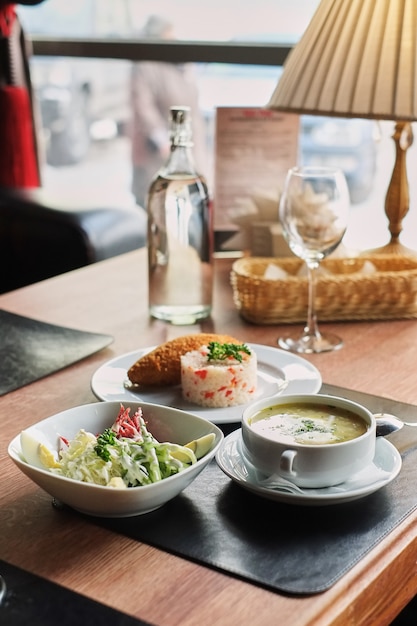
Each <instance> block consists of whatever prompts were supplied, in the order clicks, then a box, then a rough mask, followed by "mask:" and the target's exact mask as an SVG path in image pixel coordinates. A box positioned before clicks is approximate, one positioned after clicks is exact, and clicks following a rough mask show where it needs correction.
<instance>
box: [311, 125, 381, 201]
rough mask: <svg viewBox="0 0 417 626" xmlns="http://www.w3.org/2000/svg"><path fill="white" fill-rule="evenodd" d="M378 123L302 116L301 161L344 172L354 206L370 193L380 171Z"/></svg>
mask: <svg viewBox="0 0 417 626" xmlns="http://www.w3.org/2000/svg"><path fill="white" fill-rule="evenodd" d="M376 155H377V153H376V142H375V122H373V121H371V120H364V119H345V118H338V117H322V116H319V115H303V116H301V132H300V158H301V161H302V163H303V165H317V166H334V167H340V169H341V170H343V172H344V174H345V176H346V180H347V184H348V187H349V193H350V199H351V202H352V203H353V204H359V203H360V202H364V201H365V200H366V198H367V197H368V195H369V194H370V192H371V190H372V186H373V181H374V175H375V171H376Z"/></svg>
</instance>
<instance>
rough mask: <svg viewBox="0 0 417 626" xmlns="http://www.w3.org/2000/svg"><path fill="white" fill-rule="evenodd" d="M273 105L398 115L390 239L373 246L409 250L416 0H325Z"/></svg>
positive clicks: (388, 203) (388, 207)
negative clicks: (406, 223)
mask: <svg viewBox="0 0 417 626" xmlns="http://www.w3.org/2000/svg"><path fill="white" fill-rule="evenodd" d="M267 107H268V108H270V109H277V110H281V111H290V112H293V113H299V114H312V115H326V116H337V117H345V118H367V119H375V120H392V121H395V131H394V134H393V140H394V142H395V151H396V158H395V164H394V170H393V173H392V177H391V182H390V183H389V186H388V190H387V195H386V200H385V213H386V216H387V218H388V222H389V232H390V234H391V240H390V241H389V243H388V244H387V245H386V246H383V247H382V248H378V250H374V251H373V252H378V253H391V254H407V253H408V254H409V253H410V252H411V251H410V250H408V249H407V248H405V247H404V246H403V245H402V244H401V243H400V239H399V238H400V233H401V231H402V220H403V218H404V217H405V215H406V214H407V213H408V210H409V189H408V179H407V170H406V152H407V149H408V148H409V146H410V145H411V144H412V141H413V134H412V127H411V121H412V120H417V3H416V0H322V1H321V3H320V4H319V6H318V8H317V10H316V12H315V14H314V16H313V18H312V20H311V22H310V24H309V25H308V27H307V29H306V31H305V33H304V35H303V36H302V38H301V39H300V41H299V43H298V44H297V45H296V46H295V47H294V49H293V50H292V52H291V53H290V55H289V57H288V59H287V61H286V63H285V64H284V70H283V74H282V75H281V78H280V80H279V83H278V85H277V86H276V88H275V90H274V92H273V94H272V96H271V98H270V101H269V103H268V105H267ZM413 254H415V253H413Z"/></svg>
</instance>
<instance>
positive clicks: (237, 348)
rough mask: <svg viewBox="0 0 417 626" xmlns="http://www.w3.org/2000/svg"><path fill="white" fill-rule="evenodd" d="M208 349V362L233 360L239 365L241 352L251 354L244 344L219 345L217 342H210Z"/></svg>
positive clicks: (241, 358)
mask: <svg viewBox="0 0 417 626" xmlns="http://www.w3.org/2000/svg"><path fill="white" fill-rule="evenodd" d="M208 349H209V352H208V355H207V358H208V360H209V361H225V360H226V359H229V358H233V359H236V361H239V363H241V362H242V360H243V357H242V354H241V352H245V353H246V354H251V351H250V350H249V348H248V346H247V345H245V344H244V343H242V344H240V345H239V344H237V343H219V342H218V341H210V343H209V344H208Z"/></svg>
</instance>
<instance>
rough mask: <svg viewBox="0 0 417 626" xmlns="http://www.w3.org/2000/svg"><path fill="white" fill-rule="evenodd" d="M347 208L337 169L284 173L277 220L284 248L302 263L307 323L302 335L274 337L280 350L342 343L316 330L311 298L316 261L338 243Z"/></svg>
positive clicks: (328, 347)
mask: <svg viewBox="0 0 417 626" xmlns="http://www.w3.org/2000/svg"><path fill="white" fill-rule="evenodd" d="M349 205H350V199H349V190H348V186H347V183H346V179H345V176H344V174H343V172H342V171H341V170H339V169H337V168H332V167H294V168H292V169H290V170H289V171H288V173H287V177H286V180H285V185H284V190H283V193H282V196H281V200H280V204H279V218H280V222H281V226H282V229H283V235H284V237H285V239H286V241H287V242H288V245H289V247H290V248H291V250H292V252H293V253H294V254H295V255H296V256H298V257H299V258H301V259H303V261H305V263H306V265H307V271H308V281H309V289H308V312H307V323H306V325H305V327H304V330H303V332H302V334H301V335H300V334H298V335H297V336H291V335H290V336H287V337H281V338H280V339H279V341H278V344H279V346H280V347H281V348H284V349H285V350H291V351H292V352H301V353H312V352H326V351H329V350H336V349H338V348H340V347H341V346H342V345H343V341H342V339H340V337H337V336H336V335H332V334H324V333H323V334H322V333H321V332H320V331H319V328H318V324H317V315H316V308H315V295H316V273H317V270H318V268H319V265H320V262H321V260H322V259H324V257H326V256H328V255H329V254H330V253H331V252H333V251H334V250H335V249H336V248H337V246H338V245H339V244H340V242H341V240H342V238H343V235H344V234H345V231H346V227H347V220H348V212H349Z"/></svg>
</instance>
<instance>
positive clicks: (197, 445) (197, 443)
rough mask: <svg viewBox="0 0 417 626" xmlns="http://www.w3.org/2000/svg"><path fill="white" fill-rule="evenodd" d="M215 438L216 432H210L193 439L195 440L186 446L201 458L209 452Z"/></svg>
mask: <svg viewBox="0 0 417 626" xmlns="http://www.w3.org/2000/svg"><path fill="white" fill-rule="evenodd" d="M215 439H216V435H215V434H214V433H209V434H208V435H204V436H203V437H199V438H198V439H193V441H190V442H189V443H187V444H185V446H184V447H185V448H190V450H192V451H193V452H194V454H195V456H196V458H197V459H201V457H203V456H204V455H206V454H207V452H209V450H210V449H211V447H212V445H213V443H214V440H215Z"/></svg>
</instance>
